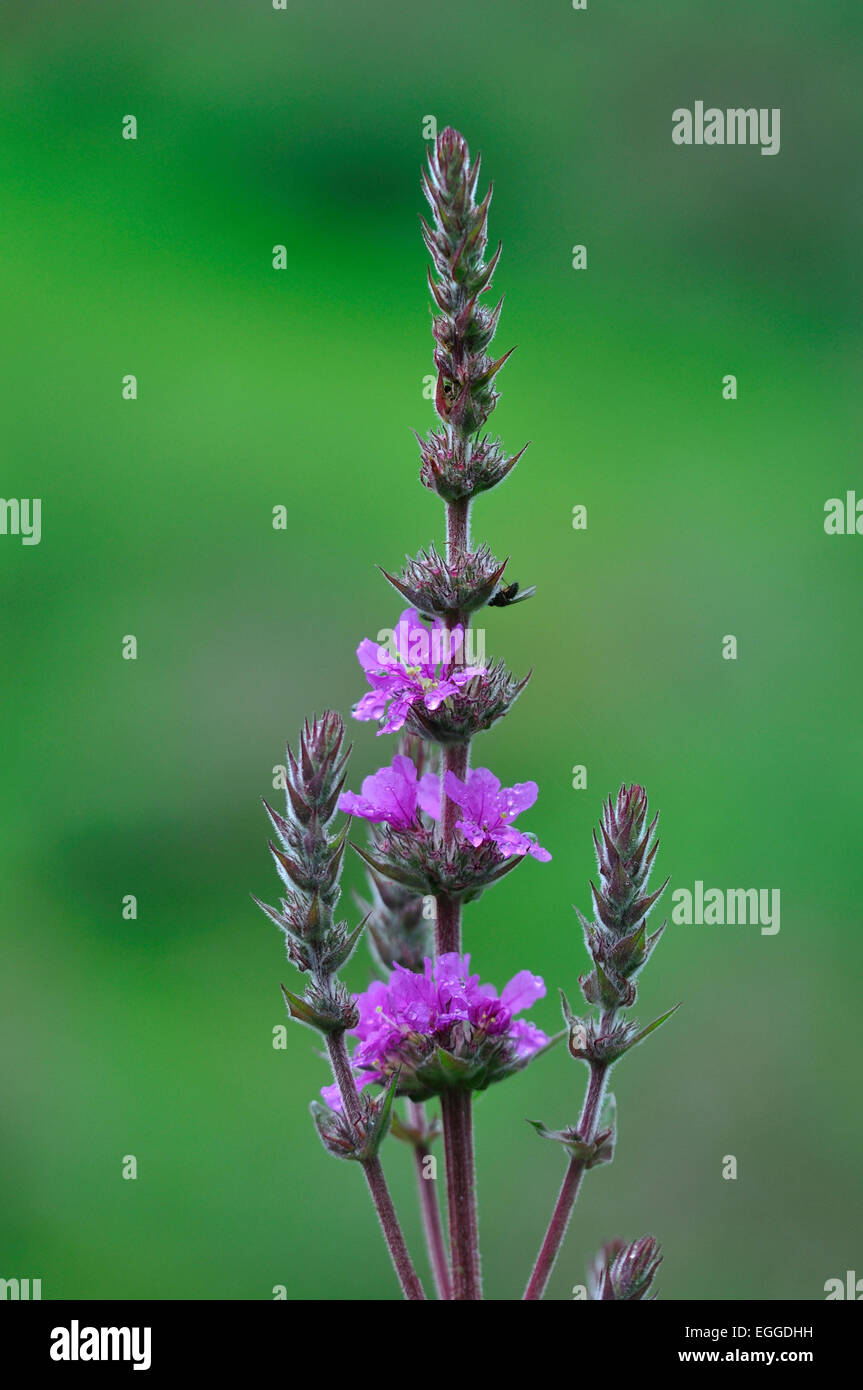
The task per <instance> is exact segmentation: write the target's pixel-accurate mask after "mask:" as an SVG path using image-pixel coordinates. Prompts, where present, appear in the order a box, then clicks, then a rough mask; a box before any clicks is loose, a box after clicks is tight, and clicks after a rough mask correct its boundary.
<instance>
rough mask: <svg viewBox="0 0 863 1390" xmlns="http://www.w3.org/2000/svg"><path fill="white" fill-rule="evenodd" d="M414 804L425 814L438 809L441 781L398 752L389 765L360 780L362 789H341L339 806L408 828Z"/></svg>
mask: <svg viewBox="0 0 863 1390" xmlns="http://www.w3.org/2000/svg"><path fill="white" fill-rule="evenodd" d="M417 807H419V809H420V810H422V811H425V812H426V814H427V815H430V816H437V815H439V813H440V782H439V781H438V778H437V776H436V775H435V773H433V772H425V773H423V775H422V777H419V776H418V775H417V770H416V766H415V764H414V762H413V759H412V758H408V757H405V755H404V754H403V753H397V754H396V755H395V757H394V758H393V760H392V763H391V765H390V766H389V767H382V768H381V769H380V771H378V772H375V773H374V774H373V775H372V776H371V777H366V778H365V780H364V781H363V789H362V791H361V792H360V793H359V795H357V793H356V792H342V794H341V796H340V797H339V810H340V811H344V812H346V814H347V815H349V816H361V817H362V819H363V820H370V821H386V822H387V824H388V825H391V826H392V828H393V829H394V830H407V829H408V827H409V826H411V825H413V823H414V821H415V820H416V814H417Z"/></svg>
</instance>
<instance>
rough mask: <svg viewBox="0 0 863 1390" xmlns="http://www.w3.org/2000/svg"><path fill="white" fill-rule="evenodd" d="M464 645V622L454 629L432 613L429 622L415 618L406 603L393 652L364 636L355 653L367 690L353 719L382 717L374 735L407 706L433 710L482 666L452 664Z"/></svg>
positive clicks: (391, 726)
mask: <svg viewBox="0 0 863 1390" xmlns="http://www.w3.org/2000/svg"><path fill="white" fill-rule="evenodd" d="M463 645H464V627H463V626H462V624H461V623H458V624H457V625H456V626H455V627H454V628H451V629H450V628H447V626H446V624H445V623H444V622H443V621H442V620H441V619H440V618H436V619H435V620H434V623H433V624H432V626H431V627H428V626H427V625H426V624H425V623H422V622H420V618H419V614H418V613H417V611H416V609H415V608H406V609H405V611H404V612H403V613H402V615H401V617H400V618H399V621H398V626H397V627H396V629H395V631H394V634H393V646H394V651H390V650H388V649H387V647H384V646H379V645H378V644H377V643H376V642H372V641H371V640H370V639H369V638H365V639H364V640H363V641H362V642H361V643H360V645H359V646H358V647H357V657H358V658H359V662H360V665H361V666H362V668H363V670H364V671H365V673H366V678H367V679H368V682H369V685H370V686H371V690H369V691H368V693H367V694H365V695H363V697H362V699H361V700H359V701H358V703H357V704H356V705H355V706H354V718H355V719H382V720H383V721H384V722H383V724H382V725H381V727H380V729H379V730H378V733H379V734H391V733H394V732H395V731H396V730H397V729H400V728H401V727H402V725H403V724H404V722H405V720H406V719H407V717H408V713H409V711H410V708H411V706H412V705H417V704H422V705H424V706H425V708H426V709H427V710H436V709H438V708H439V707H440V705H442V704H443V702H444V700H445V699H446V698H447V696H448V695H455V694H456V692H457V691H458V690H460V689H461V687H462V686H463V685H465V684H466V683H467V682H468V681H470V680H473V678H474V676H481V675H483V674H484V673H485V667H484V666H455V665H454V661H455V657H456V656H457V655H458V653H459V652H460V651H461V649H462V647H463Z"/></svg>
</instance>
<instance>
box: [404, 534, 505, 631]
mask: <svg viewBox="0 0 863 1390" xmlns="http://www.w3.org/2000/svg"><path fill="white" fill-rule="evenodd" d="M506 564H507V562H506V560H504V562H503V564H500V563H499V562H498V561H497V560H496V559H495V557H494V556H493V555H492V553H491V551H490V550H489V548H488V546H487V545H483V546H480V548H479V550H475V551H468V552H467V553H466V554H464V555H459V556H457V557H456V558H455V559H454V560H453V561H452V562H451V563H448V562H447V561H446V560H445V559H444V558H443V556H442V555H440V554H438V551H437V549H436V547H435V546H433V545H431V546H429V548H428V550H421V551H420V553H419V555H417V556H416V557H415V558H413V559H411V558H410V556H409V557H408V559H407V563H406V565H405V567H404V569H403V570H402V573H401V575H400V577H399V578H398V579H396V578H395V576H394V575H392V574H387V572H386V570H384V571H383V573H384V575H385V577H386V578H387V579H388V580H389V582H390V583H391V584H392V586H393V588H394V589H396V590H397V591H398V592H399V593H400V594H401V596H402V598H404V599H407V601H408V603H410V604H411V605H412V606H413V607H414V608H416V609H418V611H419V613H420V615H421V616H423V617H427V618H433V617H438V618H452V619H456V618H462V617H463V616H464V615H465V614H467V613H472V612H474V611H475V610H476V609H477V608H482V607H484V606H485V604H487V603H488V602H489V600H490V599H491V597H492V596H493V594H494V592H495V590H496V589H497V587H498V584H499V582H500V578H501V575H502V574H503V572H504V570H505V569H506Z"/></svg>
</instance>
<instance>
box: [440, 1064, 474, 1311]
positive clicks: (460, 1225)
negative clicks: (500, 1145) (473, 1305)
mask: <svg viewBox="0 0 863 1390" xmlns="http://www.w3.org/2000/svg"><path fill="white" fill-rule="evenodd" d="M441 1112H442V1114H443V1126H444V1147H445V1151H446V1175H447V1199H448V1205H449V1243H450V1252H451V1255H452V1278H453V1298H455V1299H456V1300H464V1301H473V1300H478V1299H481V1298H482V1277H481V1274H480V1262H479V1232H478V1230H477V1216H476V1190H475V1179H474V1157H473V1111H472V1108H471V1094H470V1092H469V1091H457V1090H452V1091H445V1092H444V1093H443V1095H442V1096H441Z"/></svg>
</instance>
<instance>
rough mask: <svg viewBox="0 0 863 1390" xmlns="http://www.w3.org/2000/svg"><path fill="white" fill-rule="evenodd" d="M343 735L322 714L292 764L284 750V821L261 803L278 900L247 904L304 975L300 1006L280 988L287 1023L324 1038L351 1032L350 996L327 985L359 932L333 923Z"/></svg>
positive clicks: (309, 725) (330, 716) (341, 846)
mask: <svg viewBox="0 0 863 1390" xmlns="http://www.w3.org/2000/svg"><path fill="white" fill-rule="evenodd" d="M344 732H345V731H344V725H343V723H342V720H341V718H340V717H339V715H338V714H336V713H334V712H333V711H332V710H328V711H327V712H326V713H325V714H324V715H323V716H322V717H321V718H320V719H313V720H311V721H306V724H305V725H304V727H303V730H302V733H301V735H300V741H299V747H298V750H297V755H296V757H295V756H294V754H293V752H292V750H291V749H290V748H288V749H287V763H286V776H285V789H286V798H285V799H286V810H285V815H284V816H281V815H279V813H278V812H277V811H274V810H273V808H272V807H271V806H270V805H268V804H267V802H266V801H265V802H264V806H265V807H266V810H267V814H268V815H269V817H270V821H271V823H272V825H273V828H274V830H275V832H276V837H277V839H278V841H279V844H277V845H276V844H273V842H272V841H270V853H271V854H272V856H273V861H274V863H275V866H276V872H277V873H278V875H279V878H280V879H281V881H282V884H283V885H284V889H285V894H284V897H283V898H282V899H281V900H280V907H279V908H278V909H277V908H274V907H270V906H269V904H267V903H263V902H261V901H260V900H259V899H258V898H255V899H254V901H255V902H256V903H257V904H258V906H259V907H260V908H261V910H262V911H263V912H265V913H266V914H267V916H268V917H269V918H270V920H271V921H273V922H275V923H276V925H277V926H278V927H280V928H281V930H282V931H283V932H284V933H285V938H286V943H287V950H288V959H289V960H290V961H291V963H292V964H293V965H295V966H296V967H297V969H298V970H300V971H302V972H303V973H308V974H310V975H311V980H310V982H309V984H308V986H307V988H306V992H305V995H304V997H303V998H302V999H300V998H298V997H297V996H296V995H294V994H291V992H290V991H289V990H286V989H285V988H284V986H282V989H283V993H284V995H285V1001H286V1003H287V1005H288V1009H289V1010H290V1013H291V1015H292V1017H294V1018H295V1019H297V1020H298V1021H299V1022H301V1023H307V1024H309V1025H310V1026H311V1027H315V1028H318V1029H319V1030H320V1031H322V1032H325V1033H328V1032H335V1031H338V1030H339V1029H343V1028H351V1027H353V1026H354V1024H355V1023H356V1019H357V1013H356V1006H355V1005H354V1003H353V1001H352V999H351V996H350V995H349V994H348V992H347V990H346V989H345V988H344V986H343V985H342V984H341V983H340V982H339V981H338V980H336V979H335V976H336V974H337V972H338V971H339V970H340V969H341V967H342V966H343V965H344V964H345V962H346V961H347V960H348V959H349V957H350V956H351V954H352V953H353V950H354V948H355V946H356V944H357V941H358V940H359V936H360V933H361V931H362V925H360V926H359V927H357V928H356V930H355V931H353V932H351V931H349V929H348V926H347V924H346V923H345V922H336V921H335V908H336V904H337V903H338V900H339V897H340V895H341V888H340V887H339V879H340V876H341V870H342V860H343V857H344V851H345V844H346V830H347V827H345V830H343V831H342V832H341V833H340V834H338V835H331V834H330V825H331V823H332V821H333V818H334V816H335V814H336V807H337V803H338V798H339V794H340V792H341V791H342V788H343V787H344V783H345V768H346V765H347V760H348V757H349V755H350V749H349V748H348V749H346V750H345V749H344V748H343V744H344Z"/></svg>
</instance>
